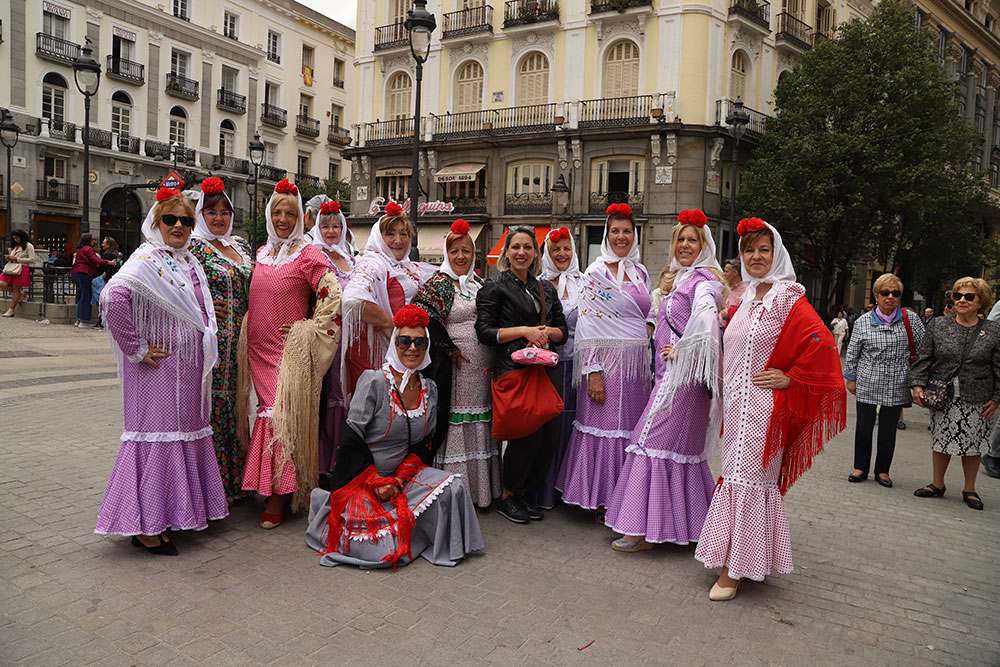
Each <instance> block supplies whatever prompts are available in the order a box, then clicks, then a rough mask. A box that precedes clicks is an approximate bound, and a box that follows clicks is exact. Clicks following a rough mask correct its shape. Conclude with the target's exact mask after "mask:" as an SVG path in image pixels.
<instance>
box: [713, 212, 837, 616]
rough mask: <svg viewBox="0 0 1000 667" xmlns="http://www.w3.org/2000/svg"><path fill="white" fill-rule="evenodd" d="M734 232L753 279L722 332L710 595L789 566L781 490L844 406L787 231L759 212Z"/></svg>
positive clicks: (829, 344)
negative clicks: (784, 237)
mask: <svg viewBox="0 0 1000 667" xmlns="http://www.w3.org/2000/svg"><path fill="white" fill-rule="evenodd" d="M738 231H739V233H740V236H741V237H742V238H741V240H740V254H741V258H742V263H743V279H744V280H746V281H748V283H747V289H746V292H745V293H744V296H743V301H742V303H741V304H740V306H739V308H737V309H735V313H734V314H732V315H731V318H730V320H729V324H728V327H727V328H726V332H725V337H724V341H723V349H724V356H723V397H724V402H725V408H724V410H725V416H724V426H723V442H722V447H723V449H722V477H721V479H720V482H719V484H718V486H716V488H715V493H714V495H713V496H712V504H711V506H710V507H709V510H708V517H707V518H706V520H705V527H704V529H703V530H702V533H701V537H700V539H699V541H698V548H697V549H696V550H695V558H697V559H698V560H700V561H701V562H703V563H704V564H705V567H709V568H722V571H721V573H720V575H719V579H718V581H717V582H716V583H715V584H714V585H713V586H712V590H711V591H710V592H709V599H711V600H730V599H732V598H734V597H735V596H736V592H737V590H738V587H739V584H740V581H741V580H742V579H753V580H755V581H762V580H763V579H764V577H765V576H767V575H768V574H770V573H772V572H779V573H782V574H787V573H790V572H791V571H792V551H791V544H790V540H789V534H788V519H787V518H786V516H785V508H784V504H783V502H782V496H783V494H784V493H785V491H787V490H788V488H789V487H790V486H791V485H792V483H794V482H795V480H796V479H797V478H798V477H799V476H800V475H801V474H802V473H804V472H805V471H806V470H808V469H809V466H810V465H811V463H812V457H813V456H815V455H816V454H818V453H819V452H820V451H822V448H823V445H824V444H825V443H826V442H827V441H828V440H829V439H830V438H832V437H833V436H834V435H836V434H837V433H838V432H840V431H841V430H843V428H844V422H845V415H846V390H845V388H844V382H843V380H842V378H841V377H840V374H841V368H840V355H839V353H838V351H837V349H836V345H835V344H834V342H833V337H832V335H831V334H830V332H829V330H828V329H827V328H826V327H825V326H824V325H823V322H822V320H820V318H819V316H818V315H816V311H814V310H813V309H812V306H810V305H809V302H808V301H807V300H806V299H805V298H803V297H804V296H805V288H804V287H803V286H802V285H800V284H799V283H797V282H795V270H794V268H793V267H792V263H791V260H790V258H789V256H788V251H787V250H786V249H785V247H784V245H783V244H782V242H781V235H780V234H779V233H778V231H777V230H776V229H774V227H772V226H771V225H769V224H767V223H765V222H764V221H763V220H760V219H758V218H751V219H750V220H743V221H741V222H740V225H739V229H738Z"/></svg>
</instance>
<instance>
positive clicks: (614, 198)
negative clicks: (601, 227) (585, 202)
mask: <svg viewBox="0 0 1000 667" xmlns="http://www.w3.org/2000/svg"><path fill="white" fill-rule="evenodd" d="M611 204H628V205H629V206H631V207H632V213H633V214H635V215H642V193H641V192H633V193H631V194H630V193H628V192H605V193H603V194H598V193H596V192H592V193H591V194H590V208H589V211H590V214H591V215H604V213H605V211H607V210H608V206H610V205H611Z"/></svg>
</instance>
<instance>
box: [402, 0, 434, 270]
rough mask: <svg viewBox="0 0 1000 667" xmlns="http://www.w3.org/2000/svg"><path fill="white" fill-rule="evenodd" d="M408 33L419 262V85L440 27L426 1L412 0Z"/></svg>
mask: <svg viewBox="0 0 1000 667" xmlns="http://www.w3.org/2000/svg"><path fill="white" fill-rule="evenodd" d="M404 25H405V26H406V32H407V33H409V37H410V55H412V56H413V60H415V61H416V63H417V73H416V74H417V89H416V91H415V92H416V99H415V104H414V107H413V173H412V174H411V175H410V220H411V221H412V222H413V247H412V250H411V252H410V255H411V257H413V259H420V250H419V248H418V246H417V234H418V225H417V200H418V199H420V82H421V81H423V79H424V63H425V62H427V57H428V56H429V55H430V51H431V33H433V32H434V29H435V28H437V21H436V20H435V19H434V15H433V14H431V13H430V12H429V11H427V0H413V9H411V10H409V11H408V12H406V23H405V24H404Z"/></svg>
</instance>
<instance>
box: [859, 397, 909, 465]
mask: <svg viewBox="0 0 1000 667" xmlns="http://www.w3.org/2000/svg"><path fill="white" fill-rule="evenodd" d="M857 407H858V424H857V426H856V427H855V429H854V467H855V468H857V469H858V470H863V471H864V472H865V473H867V472H868V471H869V470H870V466H871V462H872V430H873V429H874V428H875V409H876V408H877V407H878V406H876V405H872V404H871V403H862V402H861V401H858V402H857ZM902 412H903V406H902V405H883V406H882V407H881V409H879V410H878V452H877V453H876V454H875V474H876V475H881V474H883V473H885V474H888V473H889V466H891V465H892V454H893V452H894V451H896V422H898V421H899V415H900V414H902Z"/></svg>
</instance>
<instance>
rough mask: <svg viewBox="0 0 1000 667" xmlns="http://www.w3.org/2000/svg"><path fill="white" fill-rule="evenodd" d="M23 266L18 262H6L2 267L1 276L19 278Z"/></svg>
mask: <svg viewBox="0 0 1000 667" xmlns="http://www.w3.org/2000/svg"><path fill="white" fill-rule="evenodd" d="M22 266H24V265H23V264H21V263H20V262H7V263H6V264H4V265H3V274H4V275H5V276H19V275H21V267H22Z"/></svg>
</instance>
